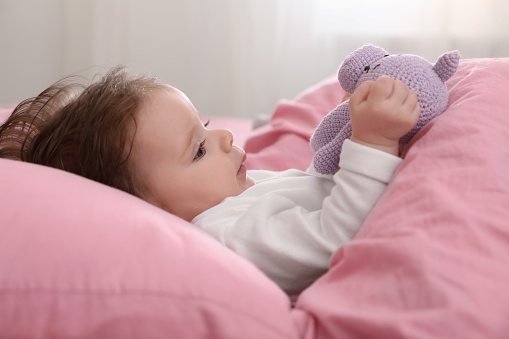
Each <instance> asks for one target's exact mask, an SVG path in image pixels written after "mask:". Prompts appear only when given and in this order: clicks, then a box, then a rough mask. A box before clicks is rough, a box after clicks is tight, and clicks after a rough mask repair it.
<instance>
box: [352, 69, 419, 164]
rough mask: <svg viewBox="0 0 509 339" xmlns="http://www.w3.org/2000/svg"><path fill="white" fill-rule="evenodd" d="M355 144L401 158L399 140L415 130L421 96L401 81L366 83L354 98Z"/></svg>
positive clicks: (389, 80) (385, 78) (382, 79)
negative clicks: (399, 155) (419, 97)
mask: <svg viewBox="0 0 509 339" xmlns="http://www.w3.org/2000/svg"><path fill="white" fill-rule="evenodd" d="M349 105H350V120H351V123H352V130H353V132H352V137H351V138H350V139H351V140H352V141H355V142H357V143H360V144H363V145H366V146H369V147H373V148H376V149H379V150H382V151H385V152H388V153H391V154H394V155H398V150H399V139H400V138H401V137H402V136H404V135H405V134H407V133H408V132H410V130H412V128H414V127H415V125H416V124H417V121H418V120H419V116H420V114H421V108H420V106H419V103H418V101H417V94H415V92H414V91H412V90H410V89H408V87H407V86H406V85H405V84H404V83H403V82H402V81H399V80H393V79H391V78H390V77H387V76H382V77H380V78H378V79H377V80H376V81H366V82H365V83H363V84H362V85H360V86H359V88H357V90H356V91H355V93H354V94H352V96H351V97H350V104H349Z"/></svg>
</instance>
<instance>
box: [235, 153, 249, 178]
mask: <svg viewBox="0 0 509 339" xmlns="http://www.w3.org/2000/svg"><path fill="white" fill-rule="evenodd" d="M246 158H247V156H246V155H245V154H244V157H243V158H242V162H241V163H240V166H239V170H238V171H237V175H239V174H244V173H246V171H247V168H246V165H244V161H246Z"/></svg>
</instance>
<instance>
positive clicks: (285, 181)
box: [0, 67, 420, 294]
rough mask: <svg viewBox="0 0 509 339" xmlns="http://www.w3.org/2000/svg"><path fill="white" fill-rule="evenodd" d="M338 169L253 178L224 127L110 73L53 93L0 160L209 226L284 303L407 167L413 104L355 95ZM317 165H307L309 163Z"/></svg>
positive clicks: (11, 123) (17, 122)
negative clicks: (402, 142)
mask: <svg viewBox="0 0 509 339" xmlns="http://www.w3.org/2000/svg"><path fill="white" fill-rule="evenodd" d="M350 111H351V122H352V128H353V134H352V137H351V139H350V140H346V141H345V144H344V146H343V149H342V153H341V160H340V164H339V165H340V168H341V169H340V170H339V171H338V172H336V173H335V174H334V175H329V176H323V175H318V174H316V173H313V171H312V170H309V171H308V172H302V171H297V170H288V171H283V172H271V171H263V170H258V171H247V169H246V167H245V165H244V161H245V159H246V155H245V152H244V151H243V150H242V149H241V148H240V147H237V146H236V145H234V139H233V134H232V133H231V132H230V131H229V130H226V129H208V128H207V124H203V123H202V120H201V119H200V115H199V113H198V111H197V110H196V109H195V108H194V106H193V104H192V103H191V101H190V100H189V99H188V98H187V97H186V96H185V95H184V94H183V93H182V92H181V91H179V90H178V89H176V88H173V87H171V86H169V85H166V84H162V83H160V82H158V81H157V80H156V79H153V78H149V77H143V76H141V77H131V76H129V75H128V73H127V71H126V70H125V69H124V68H122V67H117V68H114V69H111V70H110V71H109V72H108V73H107V74H105V75H104V76H103V77H102V78H101V79H100V80H98V81H96V82H94V83H92V84H90V85H88V86H81V85H77V84H72V83H71V84H67V83H66V80H64V81H61V82H58V83H56V84H54V85H53V86H51V87H49V88H48V89H47V90H45V91H44V92H43V93H41V94H40V95H39V96H37V97H36V98H32V99H28V100H26V101H24V102H22V103H21V104H20V105H18V107H17V108H16V109H15V110H14V112H13V113H12V115H11V116H10V117H9V119H8V120H7V121H6V122H5V123H4V124H3V125H2V126H1V127H0V157H3V158H10V159H16V160H22V161H28V162H32V163H37V164H42V165H46V166H51V167H55V168H59V169H63V170H66V171H69V172H72V173H76V174H79V175H82V176H84V177H87V178H90V179H92V180H96V181H98V182H101V183H104V184H106V185H109V186H112V187H115V188H118V189H121V190H124V191H126V192H128V193H131V194H133V195H135V196H137V197H140V198H142V199H144V200H146V201H148V202H149V203H151V204H153V205H156V206H158V207H160V208H162V209H164V210H166V211H168V212H170V213H172V214H174V215H176V216H178V217H180V218H182V219H184V220H187V221H190V222H192V223H193V224H195V225H197V226H198V227H200V228H202V229H203V230H205V231H206V232H208V233H210V234H211V235H212V236H214V237H215V238H217V239H218V240H219V241H221V242H222V243H223V244H225V245H226V246H228V247H229V248H231V249H233V250H234V251H236V252H237V253H239V254H241V255H243V256H245V257H246V258H247V259H249V260H250V261H252V262H253V263H254V264H255V265H257V266H258V267H259V268H260V269H261V270H262V271H263V272H265V274H267V275H268V276H269V277H270V278H271V279H273V280H274V281H275V282H276V283H277V284H278V285H279V286H280V287H281V288H282V289H283V290H285V291H286V292H287V293H289V294H295V293H299V292H300V291H302V290H303V289H304V288H306V287H307V286H309V285H310V284H311V283H312V282H313V281H315V280H316V279H317V278H318V277H319V276H320V275H322V274H323V273H324V272H326V271H327V268H328V264H329V260H330V258H331V256H332V255H333V253H334V252H335V251H336V250H337V249H338V248H339V247H341V246H342V245H344V244H346V243H347V242H348V241H350V240H351V239H352V238H353V237H354V236H355V234H356V232H357V231H358V229H359V228H360V226H361V224H362V222H363V220H364V218H365V217H366V215H367V214H368V213H369V211H370V210H371V209H372V207H373V206H374V204H375V203H376V201H377V199H378V198H379V197H380V195H381V194H382V193H383V191H384V189H385V187H386V185H387V183H388V182H389V180H390V179H391V177H392V175H393V173H394V171H395V169H396V168H397V167H398V165H399V164H400V163H401V159H400V158H399V157H398V140H399V138H400V137H401V136H403V135H405V134H406V133H408V131H410V130H411V129H412V128H413V127H414V126H415V124H416V123H417V120H418V118H419V115H420V107H419V104H418V102H417V96H416V94H415V93H414V92H413V91H410V90H409V89H408V88H407V87H406V86H405V85H404V84H403V83H402V82H401V81H394V80H392V79H391V78H388V77H381V78H379V79H378V80H376V81H370V82H366V83H364V84H363V85H361V86H360V87H359V88H358V89H357V90H356V91H355V93H354V94H353V95H352V96H351V98H350ZM311 168H312V166H311Z"/></svg>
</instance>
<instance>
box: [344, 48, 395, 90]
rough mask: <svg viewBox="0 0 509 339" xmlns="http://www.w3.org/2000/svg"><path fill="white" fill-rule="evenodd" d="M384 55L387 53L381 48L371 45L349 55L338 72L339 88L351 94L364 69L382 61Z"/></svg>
mask: <svg viewBox="0 0 509 339" xmlns="http://www.w3.org/2000/svg"><path fill="white" fill-rule="evenodd" d="M384 55H387V52H386V51H385V50H384V49H383V48H380V47H377V46H373V45H364V46H362V47H361V48H359V49H357V50H355V51H353V52H352V53H350V55H348V56H347V57H346V58H345V60H344V61H343V63H342V64H341V66H340V67H339V70H338V80H339V84H340V85H341V87H343V89H344V90H345V91H347V92H348V93H350V94H353V92H354V91H355V88H356V87H357V81H358V80H359V77H360V76H361V74H362V71H363V70H364V67H366V66H369V65H371V64H373V63H374V62H375V61H377V60H380V59H382V58H383V57H384Z"/></svg>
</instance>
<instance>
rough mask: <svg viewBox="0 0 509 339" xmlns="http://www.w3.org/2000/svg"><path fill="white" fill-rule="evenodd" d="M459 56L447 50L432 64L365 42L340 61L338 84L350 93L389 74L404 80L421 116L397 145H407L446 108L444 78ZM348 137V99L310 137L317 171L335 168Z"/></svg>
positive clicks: (452, 71) (328, 171) (418, 57)
mask: <svg viewBox="0 0 509 339" xmlns="http://www.w3.org/2000/svg"><path fill="white" fill-rule="evenodd" d="M459 59H460V55H459V53H458V52H457V51H453V52H448V53H445V54H443V55H442V56H440V57H439V58H438V60H437V62H436V63H435V65H433V64H431V63H430V62H428V61H427V60H425V59H424V58H422V57H420V56H417V55H412V54H395V55H389V54H388V53H387V52H386V51H385V50H383V49H382V48H380V47H376V46H372V45H365V46H363V47H361V48H359V49H358V50H356V51H354V52H353V53H351V54H350V55H349V56H348V57H347V58H346V59H345V60H344V61H343V64H342V65H341V67H340V68H339V71H338V80H339V83H340V85H341V87H343V89H345V91H346V92H348V93H350V94H352V93H353V92H354V91H355V90H356V89H357V87H359V86H360V85H361V84H362V83H363V82H365V81H367V80H376V79H377V78H378V77H380V76H382V75H388V76H390V77H392V78H393V79H395V80H401V81H403V82H404V83H405V84H406V85H407V86H408V88H410V89H411V90H413V91H414V92H416V93H417V97H418V101H419V104H420V106H421V116H420V117H419V121H418V122H417V125H416V126H415V127H414V128H413V129H412V130H411V131H410V132H409V133H408V134H406V135H405V136H403V137H402V138H401V139H400V144H407V143H408V142H409V141H410V139H412V137H413V136H414V135H415V134H416V133H417V132H418V131H419V130H420V129H421V128H423V127H424V126H425V125H426V124H427V123H428V122H429V121H431V120H432V119H433V118H435V117H436V116H438V115H440V114H442V113H443V112H444V111H445V109H446V108H447V103H448V99H449V97H448V91H447V87H446V85H445V81H447V79H449V78H450V77H451V76H452V75H453V74H454V73H455V72H456V69H457V68H458V63H459ZM351 136H352V125H351V124H350V111H349V101H348V100H347V101H345V102H343V103H341V104H340V105H339V106H337V107H336V108H335V109H334V110H332V111H331V112H330V113H329V114H327V116H325V118H324V119H323V120H322V122H321V123H320V124H319V125H318V127H317V128H316V130H315V132H314V133H313V136H312V137H311V148H312V149H313V151H315V156H314V158H313V165H314V167H315V169H316V171H317V172H319V173H322V174H331V173H334V172H336V171H337V170H338V168H339V156H340V153H341V148H342V146H343V142H344V141H345V139H348V138H350V137H351Z"/></svg>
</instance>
